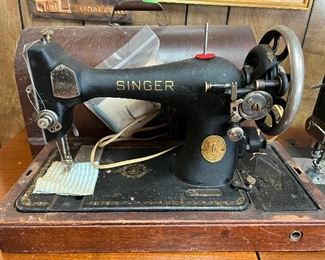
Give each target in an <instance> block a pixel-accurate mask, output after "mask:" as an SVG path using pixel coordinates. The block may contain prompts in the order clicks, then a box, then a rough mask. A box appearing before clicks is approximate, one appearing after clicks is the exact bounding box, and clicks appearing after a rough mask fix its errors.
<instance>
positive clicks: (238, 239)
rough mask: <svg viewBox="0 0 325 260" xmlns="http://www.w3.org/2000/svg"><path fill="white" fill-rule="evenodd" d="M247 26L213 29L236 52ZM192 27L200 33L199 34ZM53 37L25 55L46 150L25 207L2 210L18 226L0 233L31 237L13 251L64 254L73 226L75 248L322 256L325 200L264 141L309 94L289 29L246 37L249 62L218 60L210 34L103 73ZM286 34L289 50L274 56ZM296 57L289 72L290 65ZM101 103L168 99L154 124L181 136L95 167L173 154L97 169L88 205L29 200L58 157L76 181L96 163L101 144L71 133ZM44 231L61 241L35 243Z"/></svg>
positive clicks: (24, 195)
mask: <svg viewBox="0 0 325 260" xmlns="http://www.w3.org/2000/svg"><path fill="white" fill-rule="evenodd" d="M237 29H238V28H235V29H234V28H232V27H225V28H222V30H220V31H218V30H219V29H218V28H217V30H216V29H215V28H214V29H212V31H213V30H216V31H217V37H216V38H217V39H218V41H219V42H220V45H222V44H224V42H222V39H223V38H222V31H223V30H226V31H227V30H228V32H231V33H232V34H233V35H231V36H232V37H230V38H231V41H229V40H228V42H226V44H228V45H229V44H230V43H229V42H232V43H231V44H233V42H234V41H236V40H235V39H236V37H238V38H239V39H240V37H244V36H243V35H244V34H245V33H246V34H247V31H245V30H247V28H239V29H238V31H236V30H237ZM67 30H69V29H67ZM83 30H87V29H83ZM192 30H196V32H197V31H200V32H201V35H203V29H202V28H199V29H198V28H196V29H193V28H192ZM157 32H158V35H159V29H158V31H157ZM56 33H60V32H58V31H56V32H55V33H54V35H53V33H52V31H51V30H46V31H43V35H42V37H41V38H40V39H39V40H37V41H33V42H31V43H29V44H28V45H26V46H25V50H24V55H25V59H26V61H27V68H28V71H29V75H30V77H31V83H32V84H31V85H30V86H29V87H28V88H27V90H26V91H27V94H28V95H30V94H31V96H29V101H30V102H31V104H30V105H32V106H33V107H34V110H35V111H34V112H33V113H34V121H35V124H34V125H37V126H36V127H38V129H39V130H40V131H41V133H42V135H43V137H44V138H45V139H46V141H47V142H48V143H49V144H48V145H47V146H46V147H45V148H44V149H43V151H42V152H41V153H40V154H39V155H38V156H37V158H36V159H35V161H34V163H33V164H32V165H31V167H30V168H29V169H28V171H27V174H26V175H27V176H24V177H22V178H23V179H22V180H21V181H20V182H19V184H18V187H17V188H16V189H14V190H13V191H12V193H11V194H10V195H9V196H8V197H14V198H15V200H14V205H13V204H10V203H7V204H5V205H4V206H2V207H3V209H5V210H7V211H10V213H8V214H6V216H5V218H6V217H8V219H10V217H11V219H10V220H9V222H10V221H11V223H15V221H16V220H18V219H20V221H21V222H20V224H17V226H15V227H14V228H8V227H6V226H3V227H1V228H2V229H1V232H2V234H3V235H7V236H9V232H11V233H10V234H13V233H15V232H16V233H17V232H24V235H22V240H21V242H15V245H16V248H19V249H23V250H27V251H35V250H36V251H38V250H40V251H42V250H50V251H62V248H60V247H59V246H57V245H58V244H60V243H62V241H63V240H62V239H64V238H63V237H62V232H65V231H66V232H69V233H68V234H67V236H71V238H70V241H73V242H72V243H70V244H69V249H70V250H73V251H115V250H117V251H130V250H131V251H147V250H152V251H164V250H174V251H175V250H232V249H237V250H319V249H324V248H325V239H323V236H324V232H322V231H321V230H323V229H324V224H325V218H324V217H325V214H324V206H325V200H324V198H325V197H324V195H323V194H322V193H321V192H320V191H319V190H318V189H317V187H316V186H315V185H313V184H312V183H311V182H310V181H309V180H308V178H307V177H306V176H305V174H304V173H303V172H301V170H300V169H299V167H298V166H297V165H296V164H295V163H294V162H293V161H292V160H291V159H290V157H289V156H288V154H286V152H285V150H284V149H283V148H282V146H281V145H279V144H278V143H277V142H271V143H270V144H267V141H266V138H265V137H264V136H263V134H265V135H267V136H278V135H281V134H282V133H283V132H284V131H286V130H287V129H288V128H289V127H290V124H291V123H292V121H293V119H294V117H295V115H296V113H297V110H298V107H299V104H300V101H301V98H302V93H303V87H304V61H303V52H302V49H301V46H300V43H299V40H298V38H297V37H296V35H295V34H294V32H293V31H292V30H291V29H289V28H288V27H286V26H275V27H274V28H272V29H271V30H270V31H269V32H267V33H266V34H265V35H264V36H263V37H262V39H261V41H260V42H259V44H257V45H255V46H253V44H251V43H249V44H247V42H249V41H250V40H249V39H248V38H249V37H248V38H246V40H247V41H243V42H242V47H241V48H246V49H245V52H244V51H243V50H241V52H240V54H238V55H239V57H240V55H241V56H243V60H242V61H240V62H238V61H236V60H235V59H236V58H233V57H232V58H230V60H233V61H229V60H228V59H226V58H224V57H223V56H222V55H220V54H222V50H221V51H220V52H219V53H218V52H216V53H215V52H213V47H212V46H211V45H212V44H211V43H209V41H208V39H209V34H208V30H207V27H206V30H205V34H204V35H205V36H204V37H202V41H201V43H202V45H203V46H204V48H203V50H202V51H199V52H197V53H196V55H193V56H192V57H189V58H187V59H184V60H179V61H174V62H171V63H166V64H162V65H156V66H151V67H143V68H134V69H107V70H100V69H94V68H93V67H91V66H89V65H86V64H85V63H84V62H82V61H80V60H79V59H77V58H75V57H74V56H73V55H71V54H70V53H69V52H68V51H66V50H65V48H64V47H62V45H61V44H59V43H58V42H57V41H56ZM164 33H166V32H165V31H160V35H162V39H163V37H164ZM214 33H215V31H213V32H212V35H213V36H212V37H211V38H213V37H215V34H214ZM218 33H219V38H218ZM250 33H251V32H248V34H250ZM176 35H177V33H176ZM178 36H179V37H180V35H179V34H178ZM174 37H176V36H175V35H174ZM244 38H245V37H244ZM280 39H282V40H284V42H285V48H283V50H282V51H281V52H280V53H278V49H280V47H279V42H280ZM223 40H224V39H223ZM105 44H109V42H108V43H107V42H106V43H105ZM73 51H74V52H75V51H76V48H74V49H73ZM94 55H95V54H94ZM235 56H236V55H235ZM286 58H287V59H288V60H289V64H290V71H285V70H284V68H283V66H282V62H283V61H284V60H285V59H286ZM234 60H235V62H234ZM234 63H236V65H237V66H236V65H235V64H234ZM238 64H242V66H239V65H238ZM287 73H288V74H287ZM289 74H290V75H289ZM30 97H32V98H30ZM96 97H123V98H132V99H140V100H148V101H154V102H159V103H160V104H161V106H162V107H161V112H160V115H161V117H159V116H158V119H157V120H162V121H164V122H165V123H166V122H167V126H168V125H169V126H172V127H171V128H168V127H167V129H169V130H170V129H174V130H175V129H177V130H178V131H169V132H168V135H167V137H164V139H157V140H155V141H152V142H145V143H140V144H139V143H138V142H132V141H131V142H126V143H124V142H123V143H118V144H115V145H114V146H113V147H111V148H107V149H102V151H101V153H100V154H99V157H98V158H97V161H98V164H99V165H101V164H103V163H105V162H118V161H120V160H126V159H129V158H134V157H138V156H146V155H148V154H151V153H153V152H159V151H161V150H164V149H166V148H169V147H171V145H173V146H175V144H176V146H177V147H176V148H175V149H174V150H172V151H169V150H168V152H166V153H164V154H162V155H161V156H158V157H155V158H153V159H151V160H147V161H143V162H136V163H133V164H130V165H127V166H123V167H115V168H113V169H110V170H100V174H99V178H98V181H97V184H96V189H95V193H94V195H92V196H79V197H71V196H70V197H69V196H58V195H42V194H32V193H31V190H32V189H33V185H34V184H35V180H36V179H37V176H41V175H42V174H44V172H45V171H46V169H47V168H48V167H49V165H50V164H51V163H52V162H53V161H58V160H59V161H60V160H61V161H62V162H63V163H64V164H65V165H66V170H67V172H68V171H69V169H70V167H71V165H73V164H74V163H75V162H76V161H78V160H79V161H80V160H86V161H87V160H88V161H89V160H90V159H89V158H90V157H89V156H90V153H89V151H90V149H91V147H92V146H93V145H94V142H93V138H88V139H87V140H86V138H85V139H83V138H82V133H81V135H80V137H77V138H75V137H73V136H72V134H71V132H72V133H76V130H75V126H74V122H75V120H74V116H75V115H76V114H74V110H75V109H79V108H78V106H80V105H81V104H82V103H83V102H85V101H87V100H89V99H92V98H96ZM175 111H176V112H175ZM175 114H176V116H175ZM77 117H78V115H77ZM166 118H173V120H166ZM250 122H251V123H250ZM252 122H253V123H254V124H252ZM76 125H77V127H78V123H76ZM91 127H94V129H96V127H97V126H96V125H95V124H94V125H92V126H91ZM94 132H95V136H96V134H97V135H98V133H99V132H96V131H94ZM100 137H102V136H98V137H97V139H98V138H100ZM76 140H77V141H76ZM89 140H92V141H89ZM96 141H97V140H96ZM55 143H56V144H57V145H55ZM69 144H70V145H69ZM86 145H87V146H86ZM89 145H90V146H89ZM27 184H28V185H27ZM34 230H37V231H34ZM16 233H15V234H16ZM17 234H18V233H17ZM39 234H41V236H42V237H43V238H45V237H47V236H49V235H50V236H51V241H48V243H47V244H46V245H44V244H40V243H38V242H36V243H37V245H33V247H31V246H30V243H26V241H27V240H28V239H30V238H32V239H33V238H34V237H36V236H38V235H39ZM27 237H29V238H28V239H27ZM85 237H87V238H85ZM140 237H141V241H142V242H141V243H139V241H138V239H137V238H140ZM100 238H105V239H100ZM85 241H86V242H85ZM2 242H3V241H2ZM4 244H5V247H6V250H17V249H15V248H13V246H12V245H10V244H9V243H4ZM80 244H82V245H81V246H79V245H80ZM270 245H271V247H270ZM80 247H81V248H80ZM35 248H38V249H35ZM19 249H18V250H19Z"/></svg>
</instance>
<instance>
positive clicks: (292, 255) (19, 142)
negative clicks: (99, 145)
mask: <svg viewBox="0 0 325 260" xmlns="http://www.w3.org/2000/svg"><path fill="white" fill-rule="evenodd" d="M31 161H32V155H31V152H30V149H29V145H28V142H27V135H26V131H25V130H22V131H21V132H20V133H19V134H17V135H16V136H15V137H14V138H13V139H12V140H10V141H9V142H8V143H7V144H6V145H5V146H4V147H2V148H1V149H0V199H2V198H3V197H4V196H5V194H6V193H7V192H8V191H9V190H10V188H11V187H12V186H13V185H14V183H15V182H16V181H17V179H18V177H19V176H20V174H21V173H22V172H23V171H24V170H25V169H26V168H27V167H28V165H29V164H30V162H31ZM0 248H1V245H0ZM307 258H308V259H325V252H184V253H179V252H178V253H173V252H170V253H75V254H73V253H70V254H67V253H64V254H50V253H49V254H44V253H42V254H35V253H33V254H13V253H1V252H0V259H4V260H6V259H24V260H28V259H97V260H99V259H144V260H148V259H150V260H151V259H190V260H191V259H238V260H240V259H263V260H271V259H276V260H277V259H288V260H290V259H295V260H300V259H307Z"/></svg>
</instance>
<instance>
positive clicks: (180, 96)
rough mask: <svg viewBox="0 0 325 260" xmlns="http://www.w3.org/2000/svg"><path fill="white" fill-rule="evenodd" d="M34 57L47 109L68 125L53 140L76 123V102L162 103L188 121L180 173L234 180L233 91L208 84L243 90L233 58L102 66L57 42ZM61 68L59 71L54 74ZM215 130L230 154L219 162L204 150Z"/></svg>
mask: <svg viewBox="0 0 325 260" xmlns="http://www.w3.org/2000/svg"><path fill="white" fill-rule="evenodd" d="M28 57H29V60H30V63H31V69H32V72H33V78H34V84H35V85H37V86H41V87H40V88H39V89H38V93H39V95H40V97H41V98H42V99H44V100H45V101H44V102H45V106H46V109H48V110H53V111H57V114H58V116H59V118H62V119H61V120H62V121H61V122H60V123H61V125H62V129H61V130H60V131H59V132H58V133H51V132H49V131H47V132H46V135H47V138H48V139H49V140H52V139H53V138H56V137H58V136H60V135H63V134H65V133H66V132H67V131H68V130H69V129H70V127H71V124H72V117H73V109H72V108H73V106H75V105H77V104H80V103H82V102H85V101H87V100H89V99H91V98H95V97H124V98H135V99H141V100H149V101H156V102H160V103H162V104H165V105H170V106H173V107H176V108H177V109H178V110H179V111H181V112H182V113H183V115H184V116H185V118H186V121H187V134H186V135H187V137H186V141H185V143H184V144H183V148H182V149H181V152H180V153H179V155H178V158H177V160H176V165H175V168H176V169H175V171H176V172H177V176H178V177H179V178H181V179H184V180H185V181H188V182H190V183H193V184H198V185H200V184H203V185H206V186H220V185H224V184H225V183H228V182H230V181H231V179H232V174H233V172H234V167H235V164H234V163H233V162H234V161H236V158H237V150H238V144H237V143H234V142H231V141H230V140H229V139H227V138H225V137H226V135H227V133H226V132H227V124H228V123H229V122H230V114H229V113H227V111H228V110H229V103H230V93H228V95H226V94H224V93H223V92H224V88H222V87H221V88H220V90H219V89H207V86H206V84H205V82H218V83H219V82H220V83H228V82H236V83H237V86H238V88H239V89H240V88H242V87H243V86H244V81H245V75H244V73H243V72H242V71H241V70H239V69H238V68H237V67H236V66H235V65H233V64H232V63H231V62H229V61H227V60H225V59H223V58H221V57H216V58H213V59H211V60H199V59H196V58H193V59H188V60H184V61H180V62H174V63H170V64H165V65H160V66H153V67H146V68H136V69H122V70H98V69H94V68H90V67H88V66H86V65H84V64H81V63H80V62H79V61H77V60H76V59H74V58H73V57H70V56H69V55H68V54H67V53H65V52H64V50H63V49H62V48H61V47H60V46H59V45H57V44H56V43H55V42H49V43H47V44H44V43H43V42H39V43H37V44H35V45H33V46H32V47H31V48H29V49H28ZM61 64H62V65H61ZM63 65H64V66H63ZM60 66H62V67H61V68H60ZM56 69H57V70H58V71H57V73H56V74H55V75H53V74H51V73H52V71H55V70H56ZM51 79H52V81H51ZM67 79H68V80H67ZM203 79H204V80H203ZM53 81H54V82H53ZM53 93H58V96H57V97H55V96H54V95H53ZM71 93H74V94H71ZM60 95H61V96H60ZM69 95H70V96H69ZM59 96H60V97H59ZM214 134H217V135H219V136H221V137H222V138H223V139H222V142H223V143H225V144H224V147H223V148H220V149H224V151H220V153H223V152H224V153H225V155H224V157H223V160H221V161H220V162H218V163H211V162H208V161H207V160H204V159H203V157H202V155H201V153H200V151H201V145H202V142H203V140H204V139H205V138H206V137H208V136H211V135H214ZM216 172H218V178H216V177H215V176H216Z"/></svg>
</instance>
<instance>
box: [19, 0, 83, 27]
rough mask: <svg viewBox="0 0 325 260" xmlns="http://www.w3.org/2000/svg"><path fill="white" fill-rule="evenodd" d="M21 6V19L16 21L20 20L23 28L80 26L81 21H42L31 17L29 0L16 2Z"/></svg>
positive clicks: (42, 19)
mask: <svg viewBox="0 0 325 260" xmlns="http://www.w3.org/2000/svg"><path fill="white" fill-rule="evenodd" d="M18 1H19V3H20V6H21V17H17V18H16V19H17V20H19V19H20V20H21V22H22V25H23V27H24V28H26V27H29V26H67V25H82V22H81V21H72V20H57V19H44V18H38V17H32V15H31V12H30V8H29V3H28V2H29V0H18Z"/></svg>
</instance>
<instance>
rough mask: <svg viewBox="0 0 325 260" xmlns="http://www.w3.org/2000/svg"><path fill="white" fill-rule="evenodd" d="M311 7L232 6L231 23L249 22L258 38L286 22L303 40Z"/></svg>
mask: <svg viewBox="0 0 325 260" xmlns="http://www.w3.org/2000/svg"><path fill="white" fill-rule="evenodd" d="M309 12H310V9H309V10H307V11H297V10H279V9H276V10H274V9H267V8H241V7H232V8H230V13H229V21H228V24H229V25H242V24H247V25H249V26H251V27H252V29H253V31H254V32H255V36H256V39H257V40H260V39H261V37H262V36H263V35H264V33H266V32H267V31H268V30H269V29H270V28H271V27H273V26H274V25H278V24H284V25H286V26H288V27H290V28H291V29H292V30H294V31H295V33H296V34H297V36H298V38H299V39H300V41H302V39H303V37H304V35H305V31H306V28H307V22H308V18H309Z"/></svg>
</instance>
